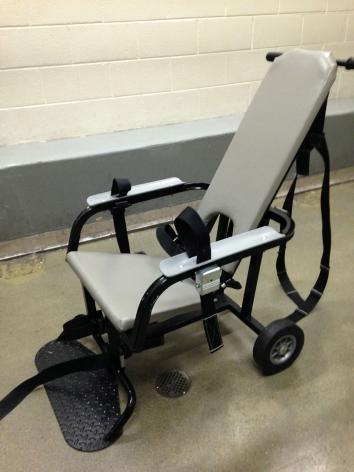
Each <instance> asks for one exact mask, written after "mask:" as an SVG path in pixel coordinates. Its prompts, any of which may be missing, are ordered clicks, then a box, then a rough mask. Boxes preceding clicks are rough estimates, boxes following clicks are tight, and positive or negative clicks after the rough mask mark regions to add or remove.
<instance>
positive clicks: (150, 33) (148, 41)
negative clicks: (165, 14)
mask: <svg viewBox="0 0 354 472" xmlns="http://www.w3.org/2000/svg"><path fill="white" fill-rule="evenodd" d="M135 31H137V32H138V37H139V54H140V57H142V58H143V57H162V56H182V55H187V54H195V53H196V52H197V38H196V20H180V21H179V20H175V21H158V22H156V21H149V22H143V23H137V24H136V26H135Z"/></svg>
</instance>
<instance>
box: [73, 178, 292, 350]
mask: <svg viewBox="0 0 354 472" xmlns="http://www.w3.org/2000/svg"><path fill="white" fill-rule="evenodd" d="M184 187H185V190H191V189H195V188H196V189H201V188H204V189H205V188H207V187H208V184H200V183H198V184H184ZM160 192H161V191H158V192H157V193H160ZM172 192H173V193H174V192H175V188H173V189H169V193H170V194H171V193H172ZM154 193H156V192H154ZM163 193H164V195H165V194H166V192H165V190H164V191H163ZM158 196H159V195H155V197H154V198H158ZM139 197H140V201H142V198H143V197H142V196H139ZM148 198H153V197H151V195H150V194H149V195H148ZM118 200H119V199H118ZM118 203H119V204H121V202H120V201H119V202H118ZM130 203H131V202H130ZM115 205H116V202H115V201H113V202H109V203H105V204H104V205H100V207H99V210H98V208H97V207H95V208H89V209H87V210H85V211H84V212H82V213H81V214H80V215H79V217H78V218H77V219H76V220H75V222H74V225H73V227H72V231H71V235H70V242H69V248H68V251H70V250H76V249H73V248H77V247H78V245H79V239H80V234H81V230H82V227H83V226H84V224H85V223H86V221H87V220H88V218H89V217H90V216H92V215H94V214H96V213H97V212H98V211H103V210H107V209H109V208H112V207H114V206H115ZM102 207H104V208H102ZM269 219H272V220H273V221H275V222H277V223H279V224H280V231H281V232H282V234H284V238H282V239H281V240H278V241H271V242H267V243H264V244H262V245H261V246H259V247H257V248H253V249H249V250H246V251H242V252H239V253H235V254H232V255H230V256H227V257H224V258H222V259H220V260H218V261H213V262H212V263H210V262H209V261H206V262H205V263H203V264H200V265H199V266H198V270H199V269H202V268H204V267H208V265H211V264H215V262H217V263H218V265H220V266H224V265H227V264H229V263H231V262H236V261H240V260H242V259H244V258H246V257H251V261H250V269H249V273H248V277H247V283H246V289H245V293H244V298H243V303H242V307H241V308H240V307H239V306H238V305H237V304H235V303H234V302H232V301H231V300H230V299H229V298H228V297H227V296H226V295H225V294H224V293H223V290H222V289H221V290H219V292H218V294H217V300H218V303H216V305H215V313H219V312H221V311H223V310H226V309H229V310H230V311H231V312H232V313H234V314H235V315H236V316H237V317H238V318H239V319H240V320H241V321H243V322H244V323H245V324H246V325H247V326H249V327H250V328H251V329H252V330H253V331H255V332H256V333H259V332H260V330H261V329H262V325H261V323H259V322H258V321H257V320H255V319H254V318H253V317H252V316H251V312H252V306H253V300H254V297H255V292H256V286H257V281H258V275H259V270H260V265H261V260H262V254H263V252H264V251H266V250H268V249H271V248H273V247H276V246H279V245H282V244H285V243H286V241H288V240H289V239H290V238H292V236H293V234H294V226H295V225H294V222H293V220H292V219H291V218H290V217H289V216H288V215H287V213H286V212H284V211H282V210H279V209H277V208H271V209H269V210H268V212H267V214H266V220H267V221H269ZM264 221H265V219H263V220H262V223H263V222H264ZM220 224H221V225H222V231H224V228H225V218H223V219H221V221H220ZM123 229H125V230H126V226H125V225H124V226H123ZM194 273H195V270H193V269H192V270H190V271H188V272H185V273H183V274H180V275H177V276H174V277H170V278H167V277H165V276H164V275H161V277H159V278H158V279H157V280H155V281H154V282H153V283H152V284H151V286H150V287H149V288H148V289H147V290H146V292H145V294H144V295H143V297H142V299H141V301H140V304H139V307H138V310H137V315H136V319H135V323H134V326H133V328H132V329H131V330H129V331H127V332H126V333H120V339H121V343H122V344H124V345H125V347H126V348H128V350H129V351H130V353H136V352H141V351H143V350H144V349H145V346H146V344H148V340H149V339H151V338H154V337H160V336H163V335H164V334H167V333H168V332H171V331H174V330H175V329H179V328H181V327H183V326H186V325H188V324H190V323H193V322H195V321H199V320H202V319H203V314H202V313H192V314H189V313H188V314H183V315H176V316H174V317H171V318H170V319H168V320H166V321H162V322H159V323H154V324H152V325H150V324H149V323H150V318H151V313H152V310H153V307H154V304H155V302H156V300H157V299H158V298H159V296H160V295H161V294H162V293H163V292H164V291H165V290H166V289H167V288H168V287H170V286H171V285H174V284H175V283H178V282H180V281H182V280H185V279H189V278H191V277H193V276H194ZM84 296H85V301H86V307H87V311H88V315H89V316H90V317H95V312H96V307H95V301H94V300H93V299H92V297H91V295H90V294H89V293H88V291H87V290H86V289H84ZM94 337H95V339H96V341H97V342H98V344H99V345H100V346H102V343H103V340H102V338H101V337H100V336H99V335H95V336H94Z"/></svg>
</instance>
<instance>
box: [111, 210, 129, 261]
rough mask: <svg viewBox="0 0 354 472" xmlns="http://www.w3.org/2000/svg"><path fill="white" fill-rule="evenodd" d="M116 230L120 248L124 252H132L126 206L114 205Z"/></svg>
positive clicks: (112, 211) (113, 212)
mask: <svg viewBox="0 0 354 472" xmlns="http://www.w3.org/2000/svg"><path fill="white" fill-rule="evenodd" d="M111 213H112V217H113V223H114V230H115V232H116V239H117V243H118V246H119V250H120V252H121V253H122V254H129V253H130V246H129V239H128V232H127V225H126V222H125V208H122V207H114V208H112V210H111Z"/></svg>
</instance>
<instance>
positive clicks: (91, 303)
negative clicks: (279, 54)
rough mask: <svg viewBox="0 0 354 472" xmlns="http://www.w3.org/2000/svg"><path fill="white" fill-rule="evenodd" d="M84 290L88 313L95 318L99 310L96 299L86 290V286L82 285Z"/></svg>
mask: <svg viewBox="0 0 354 472" xmlns="http://www.w3.org/2000/svg"><path fill="white" fill-rule="evenodd" d="M82 290H83V292H84V300H85V306H86V313H87V315H88V316H89V317H90V318H91V319H95V318H96V311H97V310H96V303H95V300H94V299H93V298H92V297H91V294H90V293H89V292H88V291H87V290H86V288H85V287H84V286H82Z"/></svg>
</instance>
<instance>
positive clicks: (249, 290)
mask: <svg viewBox="0 0 354 472" xmlns="http://www.w3.org/2000/svg"><path fill="white" fill-rule="evenodd" d="M262 257H263V253H260V254H257V255H255V256H252V257H251V260H250V265H249V269H248V275H247V282H246V288H245V293H244V295H243V300H242V307H241V316H243V317H250V316H251V314H252V308H253V302H254V297H255V294H256V289H257V282H258V276H259V270H260V268H261V263H262Z"/></svg>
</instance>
